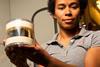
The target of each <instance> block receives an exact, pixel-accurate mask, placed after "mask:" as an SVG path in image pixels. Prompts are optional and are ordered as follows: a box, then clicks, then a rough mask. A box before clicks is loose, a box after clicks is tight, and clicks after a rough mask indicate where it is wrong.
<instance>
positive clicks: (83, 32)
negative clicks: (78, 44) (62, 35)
mask: <svg viewBox="0 0 100 67" xmlns="http://www.w3.org/2000/svg"><path fill="white" fill-rule="evenodd" d="M92 32H93V31H90V30H86V29H85V28H81V31H80V32H79V34H77V35H75V36H74V37H73V38H75V39H78V38H80V37H87V36H89V35H90V34H91V33H92ZM58 34H59V33H56V34H55V35H54V36H53V38H52V39H51V40H50V41H48V42H47V44H48V45H49V44H51V43H58V42H57V36H58Z"/></svg>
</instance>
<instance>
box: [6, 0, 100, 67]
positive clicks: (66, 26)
mask: <svg viewBox="0 0 100 67" xmlns="http://www.w3.org/2000/svg"><path fill="white" fill-rule="evenodd" d="M86 6H87V0H49V1H48V10H49V12H50V13H51V15H52V16H53V18H54V19H56V20H57V23H58V25H59V32H58V33H57V34H56V35H55V36H54V37H53V39H52V40H50V41H49V42H47V43H45V44H44V45H41V46H42V48H44V49H45V50H44V49H42V48H41V47H40V45H39V44H38V43H37V42H36V43H35V44H34V45H32V46H21V47H18V48H20V49H21V50H22V51H23V50H24V52H23V53H24V57H25V58H28V59H30V60H31V61H33V62H35V63H37V64H40V65H42V66H44V67H99V66H100V58H99V56H100V52H99V51H100V47H97V46H100V41H99V40H100V31H89V30H86V29H85V28H81V27H80V22H79V20H80V18H81V16H82V15H83V14H84V10H85V8H86ZM97 51H98V52H97ZM6 53H7V55H8V57H9V58H10V56H11V54H9V53H10V51H8V52H7V50H6ZM97 54H98V55H97ZM10 59H11V60H13V61H14V59H12V58H10ZM19 60H21V59H19ZM13 61H12V62H13ZM13 63H14V64H15V65H19V64H18V61H17V62H13ZM23 63H24V62H23ZM19 66H21V64H20V65H19ZM19 66H18V67H19ZM22 67H23V66H22ZM24 67H25V66H24ZM26 67H27V66H26Z"/></svg>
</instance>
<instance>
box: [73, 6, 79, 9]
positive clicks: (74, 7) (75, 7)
mask: <svg viewBox="0 0 100 67" xmlns="http://www.w3.org/2000/svg"><path fill="white" fill-rule="evenodd" d="M71 7H72V8H73V9H77V8H78V7H79V6H78V5H72V6H71Z"/></svg>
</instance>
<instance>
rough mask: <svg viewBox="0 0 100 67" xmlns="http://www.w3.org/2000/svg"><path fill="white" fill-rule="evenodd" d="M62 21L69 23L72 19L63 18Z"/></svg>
mask: <svg viewBox="0 0 100 67" xmlns="http://www.w3.org/2000/svg"><path fill="white" fill-rule="evenodd" d="M63 21H64V22H65V23H68V24H71V23H72V21H73V19H63Z"/></svg>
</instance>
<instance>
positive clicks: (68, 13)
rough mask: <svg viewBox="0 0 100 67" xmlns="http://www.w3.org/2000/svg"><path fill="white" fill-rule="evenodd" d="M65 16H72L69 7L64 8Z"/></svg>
mask: <svg viewBox="0 0 100 67" xmlns="http://www.w3.org/2000/svg"><path fill="white" fill-rule="evenodd" d="M65 16H72V14H71V11H70V8H69V7H67V8H66V10H65Z"/></svg>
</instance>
